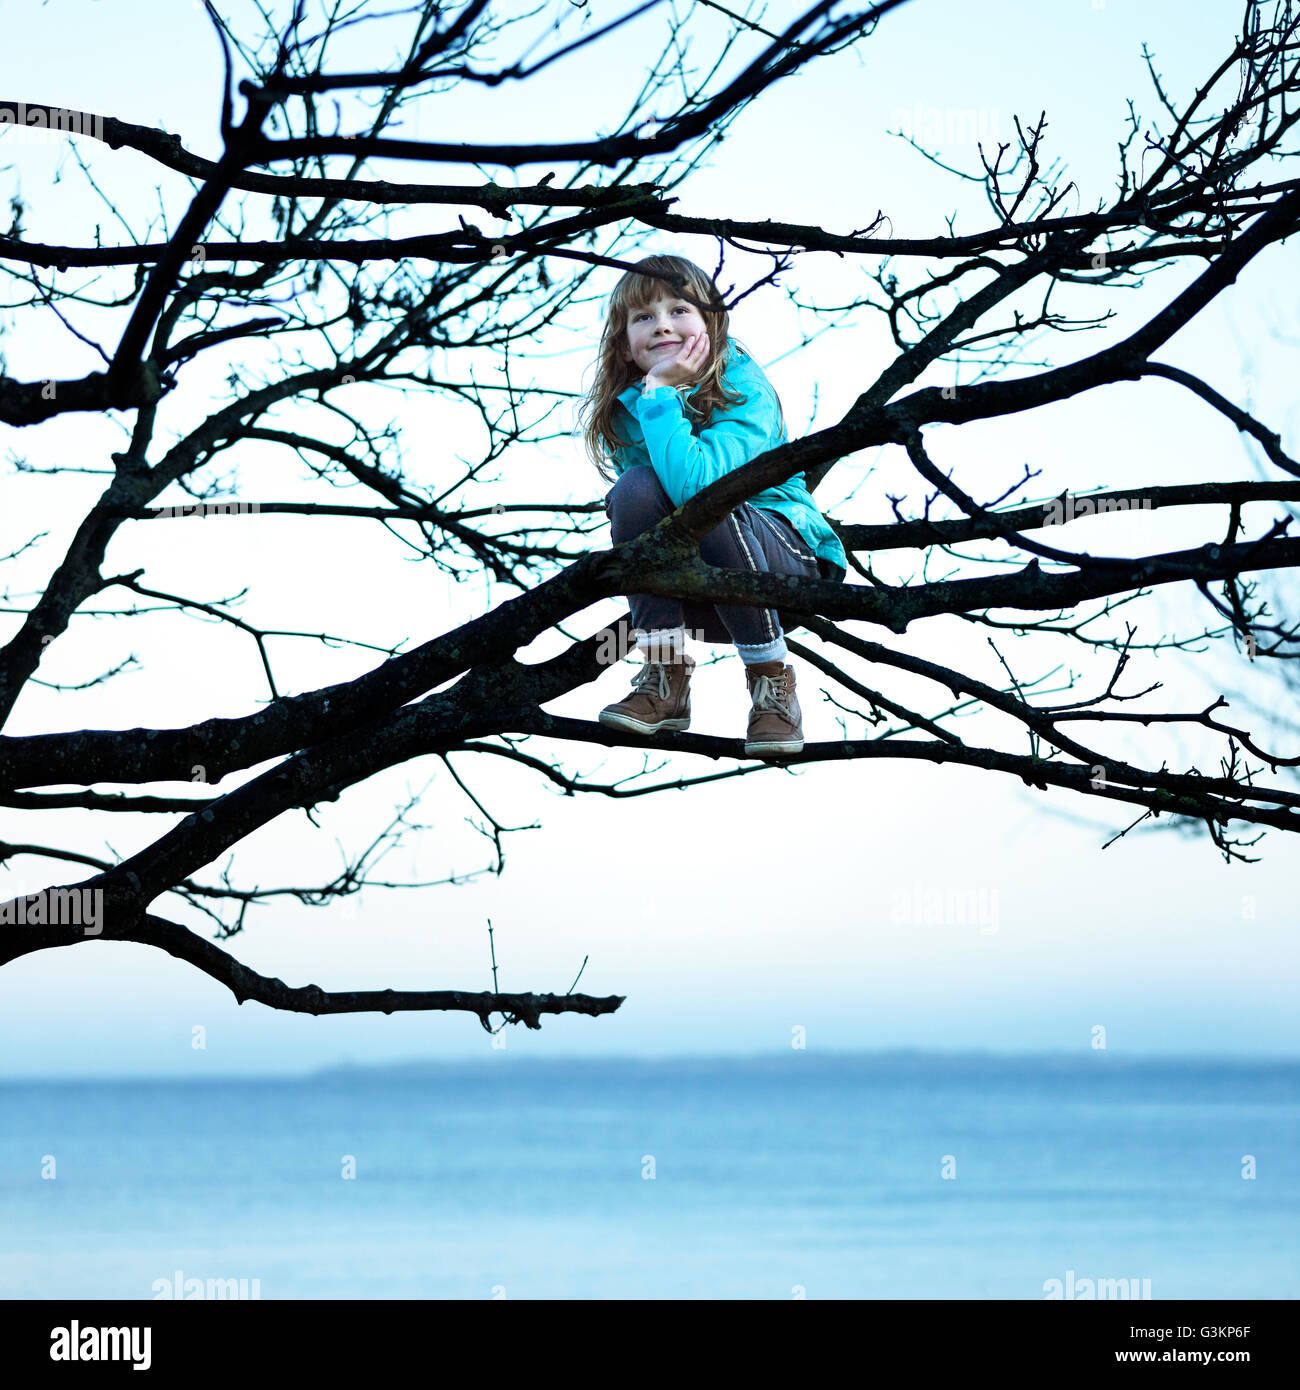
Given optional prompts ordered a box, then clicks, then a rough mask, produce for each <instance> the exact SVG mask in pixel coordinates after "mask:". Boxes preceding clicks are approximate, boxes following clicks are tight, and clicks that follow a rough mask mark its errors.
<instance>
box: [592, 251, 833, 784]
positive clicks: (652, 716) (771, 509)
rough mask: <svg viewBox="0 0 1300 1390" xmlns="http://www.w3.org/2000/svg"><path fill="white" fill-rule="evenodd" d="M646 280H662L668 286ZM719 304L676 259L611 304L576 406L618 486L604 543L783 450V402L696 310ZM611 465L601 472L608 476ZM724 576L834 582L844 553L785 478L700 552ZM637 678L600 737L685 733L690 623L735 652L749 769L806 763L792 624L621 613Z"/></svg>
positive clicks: (634, 274)
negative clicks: (639, 659)
mask: <svg viewBox="0 0 1300 1390" xmlns="http://www.w3.org/2000/svg"><path fill="white" fill-rule="evenodd" d="M643 271H657V272H659V273H660V275H663V274H665V273H666V274H667V275H668V276H670V277H672V278H671V280H664V279H661V278H658V277H657V276H654V275H650V274H643V273H641V272H643ZM683 289H685V290H688V291H689V292H690V294H691V295H692V296H693V297H694V298H695V299H696V300H698V301H700V302H701V303H704V304H706V305H707V304H716V303H719V302H720V299H721V296H720V295H719V294H718V293H717V290H716V289H715V287H714V285H713V281H712V280H711V279H710V277H709V276H708V275H706V274H705V272H704V271H703V270H701V269H700V268H699V266H697V265H695V264H694V263H693V262H691V261H688V260H685V259H684V258H683V257H681V256H649V257H647V258H646V259H644V260H641V261H638V262H637V264H636V265H635V266H634V267H633V268H632V269H631V270H630V271H628V272H627V274H625V275H624V276H623V278H622V279H621V280H620V281H619V282H618V284H617V285H616V286H615V287H614V292H613V294H612V295H611V296H610V301H609V311H608V317H607V319H606V322H605V330H604V333H603V334H602V336H601V343H600V353H599V358H598V360H597V365H596V378H595V381H594V382H593V384H592V388H591V390H590V392H589V393H588V394H587V396H586V398H585V399H584V400H583V402H582V406H581V408H580V417H579V418H580V419H581V420H582V421H583V434H584V439H585V442H586V447H587V453H588V455H589V456H590V458H591V459H592V461H593V462H594V463H595V465H596V467H597V469H598V470H599V471H600V473H601V474H602V476H603V477H605V478H606V479H610V480H616V481H614V486H613V488H612V490H611V491H610V493H609V494H608V496H607V497H606V499H605V510H606V512H607V513H608V514H609V518H610V527H611V531H612V535H613V540H614V542H615V544H617V543H619V542H620V541H625V540H629V539H631V538H632V537H633V536H639V535H640V534H641V533H642V532H643V531H647V530H649V529H650V527H652V526H654V525H655V524H656V523H658V522H659V521H660V520H661V519H662V518H663V517H665V516H668V515H669V513H671V512H672V511H674V510H675V509H676V508H677V507H679V506H681V504H682V503H683V502H685V501H686V500H687V498H689V497H693V496H694V495H695V494H696V493H697V492H702V491H703V490H704V488H706V487H707V486H708V485H709V484H710V483H712V482H714V481H715V480H716V479H718V478H720V477H721V476H722V475H723V474H724V473H728V472H730V471H731V470H732V469H733V468H739V467H741V465H742V464H745V463H748V462H749V461H750V460H751V459H754V458H757V457H758V455H759V454H762V453H766V452H767V450H769V449H772V448H775V447H776V445H778V444H783V443H785V441H786V432H785V417H784V414H783V412H782V410H781V403H780V400H779V399H778V398H777V394H776V392H775V391H774V390H773V388H772V385H771V383H770V382H769V381H768V379H767V377H766V376H764V375H763V371H762V369H761V368H760V367H759V365H758V363H757V362H755V361H754V359H753V358H752V357H751V356H750V355H749V353H748V351H747V350H746V349H745V348H743V347H742V346H741V344H740V343H739V342H737V341H736V340H735V339H733V338H731V337H730V334H729V332H728V321H727V319H728V316H727V311H726V309H718V310H712V309H705V310H703V311H701V310H700V309H699V308H697V307H696V305H695V304H692V303H691V302H690V300H688V299H685V298H683V297H682V296H681V290H683ZM607 461H608V463H609V464H610V465H612V472H611V471H610V469H609V468H608V467H607V466H606V464H607ZM700 557H701V558H702V559H703V560H704V561H705V563H706V564H709V565H714V566H716V567H718V568H720V569H739V570H749V571H754V572H768V573H774V574H793V575H803V576H805V577H808V578H812V579H816V578H822V579H832V578H833V579H836V580H841V581H842V580H843V579H844V576H845V572H846V559H845V555H844V548H843V546H842V545H841V544H840V542H839V538H838V537H837V536H836V535H835V532H834V531H832V530H831V528H830V526H829V525H828V524H827V523H826V520H825V518H824V517H823V516H822V514H821V512H820V511H818V509H817V506H816V504H815V503H814V502H813V500H812V497H811V496H810V495H809V493H808V490H807V488H806V487H805V486H804V477H803V474H802V473H796V474H795V475H794V476H793V477H792V478H790V479H789V480H788V481H787V482H785V483H782V484H781V485H780V486H779V487H774V488H769V489H767V491H765V492H760V493H758V494H757V496H755V497H753V498H752V499H751V500H750V501H748V502H743V503H741V505H740V506H738V507H737V508H736V509H735V510H734V511H733V512H731V513H730V514H729V515H728V516H727V517H726V518H725V519H724V520H723V521H722V522H721V523H720V524H719V525H718V526H717V527H716V528H715V529H714V530H713V531H710V532H709V533H708V534H707V535H706V536H705V537H704V538H703V539H702V540H701V541H700ZM628 602H629V604H630V607H631V609H632V625H633V628H634V630H635V634H636V645H637V648H638V650H639V651H640V652H641V654H642V656H643V658H644V665H643V666H642V668H641V670H640V671H639V672H638V673H637V675H636V678H635V680H634V681H633V683H632V691H631V693H630V694H629V695H628V696H627V698H626V699H623V700H620V701H618V702H617V703H616V704H613V705H610V706H609V707H608V708H606V709H604V710H602V711H601V713H600V722H601V723H602V724H604V725H606V726H607V727H608V728H611V729H623V730H629V731H631V732H632V733H637V734H653V733H657V732H658V731H659V730H660V729H685V728H687V727H688V726H689V724H690V719H691V704H690V689H689V685H690V677H691V672H692V670H693V669H694V667H695V663H694V661H692V659H691V658H690V657H689V656H688V655H686V652H685V650H684V647H685V640H686V626H687V623H688V622H689V623H690V625H691V627H692V628H693V630H695V632H696V635H698V636H699V637H700V638H701V639H702V640H703V641H706V642H726V641H731V642H734V643H735V646H736V650H737V651H738V652H739V653H740V657H741V660H742V661H743V662H744V665H745V676H746V680H747V683H748V686H749V693H750V700H751V709H750V714H749V726H748V731H747V736H746V740H745V754H746V756H748V757H759V758H773V757H778V758H779V757H782V756H785V755H788V754H791V753H798V752H799V751H800V750H801V749H802V748H803V723H802V718H801V715H800V710H799V702H798V700H797V698H796V697H795V681H794V669H793V667H791V666H788V665H787V664H786V660H785V658H786V656H787V654H788V653H787V650H786V645H785V636H784V629H785V628H786V627H789V628H796V627H798V626H799V620H798V618H797V617H786V618H785V619H784V622H783V617H782V615H781V614H780V613H779V612H778V611H777V610H775V609H765V608H754V607H748V606H746V605H744V604H717V605H713V604H695V603H690V602H688V603H682V602H681V601H680V600H678V599H672V598H659V597H656V596H655V595H653V594H633V595H630V596H629V600H628Z"/></svg>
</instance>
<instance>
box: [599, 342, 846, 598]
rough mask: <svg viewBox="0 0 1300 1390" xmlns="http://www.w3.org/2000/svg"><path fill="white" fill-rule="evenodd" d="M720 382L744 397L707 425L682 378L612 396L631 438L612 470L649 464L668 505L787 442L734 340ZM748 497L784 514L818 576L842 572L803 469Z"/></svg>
mask: <svg viewBox="0 0 1300 1390" xmlns="http://www.w3.org/2000/svg"><path fill="white" fill-rule="evenodd" d="M723 382H724V384H725V385H726V387H727V388H728V390H730V391H739V392H742V393H743V394H744V396H745V399H744V400H743V401H742V402H741V403H740V404H739V405H737V406H732V407H731V408H730V409H723V410H715V411H714V412H713V419H712V420H711V421H710V423H709V427H708V428H707V429H700V427H699V420H698V419H692V418H691V417H689V416H688V415H687V413H686V409H685V406H684V404H683V393H689V391H690V389H691V388H690V387H689V386H679V387H675V388H674V387H671V386H660V387H658V388H657V389H656V390H654V391H652V392H650V393H649V394H646V393H644V392H642V390H641V384H640V382H635V383H634V384H633V385H631V386H629V387H628V388H627V390H626V391H624V392H623V393H622V394H621V395H620V396H619V398H618V399H619V401H620V403H621V404H622V406H623V413H622V414H620V415H619V420H618V429H619V433H620V434H621V435H623V436H624V438H626V439H628V440H630V441H631V443H630V444H629V445H627V447H625V448H618V449H615V450H614V451H613V452H614V458H613V463H614V469H615V472H617V473H620V474H621V473H622V472H623V471H624V469H627V468H632V467H635V466H636V465H638V464H648V465H649V466H650V467H651V468H653V469H654V471H655V473H656V475H657V476H658V478H659V482H660V483H661V484H662V486H663V490H664V491H665V492H666V493H667V494H668V496H669V499H670V500H671V501H672V504H673V506H674V507H680V506H681V505H682V503H683V502H685V501H686V500H687V498H689V497H694V496H695V494H696V493H697V492H703V491H704V489H705V488H706V487H708V485H709V484H710V483H713V482H716V481H717V480H718V479H719V478H721V477H722V476H723V474H725V473H730V472H731V470H732V469H733V468H739V467H740V466H741V465H742V464H745V463H748V462H749V461H750V460H751V459H755V458H757V457H758V456H759V454H763V453H766V452H767V451H768V450H769V449H774V448H775V447H776V446H777V445H778V444H784V443H785V442H786V432H785V428H784V426H783V425H782V424H781V417H780V411H779V406H778V404H777V399H776V392H775V391H774V390H773V389H772V384H771V383H770V382H769V381H768V379H767V377H766V376H764V374H763V369H762V368H761V367H760V366H759V365H758V363H757V362H755V361H754V359H753V358H752V357H750V355H749V354H748V353H747V352H745V351H744V350H743V349H741V348H740V347H738V346H737V345H736V344H735V343H732V344H730V346H729V349H728V354H727V365H726V368H725V370H724V374H723ZM749 500H750V503H751V504H752V505H753V506H755V507H762V508H764V509H765V510H766V511H771V512H779V513H780V514H781V515H782V516H783V517H785V518H786V520H787V521H789V522H790V524H791V525H792V526H793V527H794V529H795V530H796V531H798V533H799V534H800V535H801V536H802V537H803V539H804V542H805V543H806V544H807V546H808V548H809V549H810V550H811V551H812V552H813V554H815V555H816V556H817V557H818V558H819V559H820V560H821V561H823V562H824V563H823V564H822V565H821V566H820V568H821V569H822V576H823V578H826V579H838V580H843V579H844V576H845V574H846V573H847V569H848V564H847V560H846V557H845V554H844V547H843V546H842V545H841V544H840V539H839V537H838V536H837V535H836V534H835V532H834V531H832V530H831V528H830V526H829V525H828V524H827V521H826V518H825V517H824V516H822V514H821V512H820V511H819V510H818V508H817V504H816V503H815V502H814V501H813V499H812V494H811V493H810V492H809V491H808V489H807V488H806V487H805V486H804V475H803V474H802V473H796V474H795V475H794V476H793V477H792V478H789V479H788V480H787V481H786V482H784V483H782V484H781V485H780V486H779V487H773V488H768V489H767V490H766V491H765V492H760V493H757V494H755V496H753V497H751V498H750V499H749Z"/></svg>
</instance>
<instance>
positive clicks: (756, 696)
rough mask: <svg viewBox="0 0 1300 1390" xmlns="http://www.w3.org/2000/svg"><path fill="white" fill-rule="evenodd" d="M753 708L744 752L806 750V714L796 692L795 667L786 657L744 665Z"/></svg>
mask: <svg viewBox="0 0 1300 1390" xmlns="http://www.w3.org/2000/svg"><path fill="white" fill-rule="evenodd" d="M745 679H746V681H747V682H748V683H749V695H750V699H751V700H752V702H753V708H752V709H751V710H750V711H749V732H748V734H747V735H746V737H745V756H746V757H749V758H781V757H785V756H787V755H789V754H790V753H800V752H802V751H803V715H802V714H801V713H800V711H799V701H798V698H797V697H796V695H795V693H794V667H793V666H787V665H786V664H785V663H784V662H783V661H760V662H757V663H756V664H755V665H753V666H746V667H745Z"/></svg>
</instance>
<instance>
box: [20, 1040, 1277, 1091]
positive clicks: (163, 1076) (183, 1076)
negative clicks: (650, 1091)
mask: <svg viewBox="0 0 1300 1390" xmlns="http://www.w3.org/2000/svg"><path fill="white" fill-rule="evenodd" d="M1099 1053H1100V1054H1104V1055H1105V1056H1106V1057H1107V1058H1108V1061H1107V1062H1106V1063H1103V1065H1112V1064H1115V1063H1118V1064H1121V1065H1126V1066H1127V1065H1139V1066H1140V1065H1152V1064H1161V1065H1166V1066H1168V1065H1175V1066H1177V1065H1202V1066H1203V1065H1206V1064H1217V1065H1221V1066H1222V1065H1228V1066H1231V1065H1253V1066H1261V1065H1272V1066H1296V1065H1300V1053H1276V1052H1259V1053H1256V1052H1221V1051H1219V1052H1142V1053H1125V1052H1118V1051H1115V1050H1114V1049H1110V1048H1095V1049H1080V1048H1064V1047H1061V1048H1033V1049H1023V1050H1000V1049H994V1048H976V1047H961V1048H939V1047H891V1048H845V1049H835V1048H825V1047H819V1048H815V1049H814V1048H781V1049H777V1050H773V1051H768V1052H670V1053H657V1054H650V1053H609V1054H591V1053H565V1054H558V1055H554V1056H539V1055H538V1054H536V1053H531V1054H530V1053H521V1052H518V1051H516V1052H513V1053H511V1052H508V1051H506V1050H505V1049H500V1050H499V1051H497V1052H496V1053H495V1055H492V1054H489V1055H487V1056H483V1055H464V1056H452V1057H440V1056H437V1055H432V1056H418V1057H410V1058H406V1059H403V1060H388V1061H355V1060H353V1059H352V1058H350V1057H344V1058H341V1059H338V1060H335V1061H333V1062H322V1063H320V1064H318V1065H315V1066H312V1067H311V1068H309V1069H307V1070H302V1071H246V1072H223V1073H213V1074H209V1075H196V1074H193V1073H185V1072H170V1073H167V1072H122V1073H107V1074H104V1073H101V1074H98V1075H96V1074H93V1073H90V1074H86V1073H82V1074H80V1075H77V1074H69V1073H45V1074H27V1075H7V1074H0V1085H26V1084H35V1083H40V1082H45V1083H51V1082H52V1083H58V1084H68V1085H76V1084H78V1083H84V1084H91V1083H94V1084H104V1083H106V1082H107V1083H113V1082H136V1083H142V1082H177V1081H182V1082H197V1083H212V1082H220V1081H227V1082H239V1081H312V1080H319V1079H322V1078H325V1077H330V1076H335V1075H337V1074H339V1073H344V1074H348V1073H357V1074H360V1073H375V1072H390V1073H392V1072H409V1071H412V1070H451V1069H454V1068H461V1069H470V1070H476V1069H477V1070H485V1069H487V1068H489V1067H494V1066H502V1065H510V1066H513V1065H523V1066H531V1067H537V1066H574V1065H578V1066H581V1065H588V1066H616V1065H620V1064H624V1065H626V1064H635V1065H641V1066H671V1065H674V1064H677V1065H680V1064H684V1063H694V1064H697V1065H698V1064H701V1063H742V1064H743V1063H759V1062H768V1063H770V1062H775V1061H777V1060H784V1061H787V1062H789V1063H791V1064H795V1065H802V1064H803V1063H804V1062H807V1061H809V1060H812V1059H816V1060H818V1061H837V1062H845V1061H853V1060H857V1061H865V1060H871V1061H885V1060H889V1059H896V1060H902V1059H921V1058H926V1059H933V1060H948V1061H962V1062H965V1061H975V1060H980V1059H982V1060H985V1061H992V1062H1017V1061H1021V1062H1023V1061H1040V1062H1047V1061H1051V1062H1061V1061H1064V1060H1066V1059H1069V1060H1072V1061H1076V1062H1078V1063H1080V1064H1081V1065H1082V1064H1085V1063H1087V1062H1088V1060H1089V1059H1091V1058H1095V1057H1096V1056H1097V1055H1098V1054H1099ZM502 1059H504V1060H502ZM796 1059H798V1060H797V1061H796Z"/></svg>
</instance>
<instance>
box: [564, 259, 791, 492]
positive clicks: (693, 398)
mask: <svg viewBox="0 0 1300 1390" xmlns="http://www.w3.org/2000/svg"><path fill="white" fill-rule="evenodd" d="M652 272H654V273H652ZM665 290H667V291H668V292H669V293H672V292H676V293H677V294H679V295H681V296H682V297H683V298H685V299H687V301H688V302H695V307H696V309H697V310H698V311H699V314H700V317H701V318H702V319H703V320H704V327H705V331H706V332H707V333H708V335H709V360H708V363H707V364H706V366H705V367H704V369H703V371H701V373H700V377H699V380H698V382H696V383H695V385H693V386H692V388H691V391H690V395H689V396H688V398H687V399H686V401H685V402H684V405H685V407H686V409H687V410H688V411H689V412H690V413H691V414H692V415H694V416H696V417H697V419H698V421H699V428H700V429H704V428H705V427H706V426H707V425H708V424H709V422H710V421H711V420H712V419H713V412H714V411H715V410H719V409H722V408H725V407H730V406H735V405H740V404H741V402H742V401H744V400H746V399H747V397H746V396H745V395H744V393H743V392H737V391H736V390H735V389H734V388H729V387H727V386H725V385H724V384H723V375H724V371H725V368H726V363H727V352H728V347H729V345H731V344H734V345H735V346H736V347H737V348H739V349H740V351H741V352H743V353H744V354H745V355H746V356H747V357H748V356H751V355H752V354H750V352H749V350H748V348H746V347H745V346H744V345H743V344H742V343H741V342H740V340H739V339H737V338H732V337H731V336H730V332H729V329H728V314H727V309H726V306H725V305H724V303H723V300H722V296H721V295H720V294H719V293H718V290H717V287H716V286H715V285H714V283H713V280H712V279H711V278H710V277H709V276H708V275H707V274H706V273H705V272H704V271H703V270H701V269H700V267H699V266H697V265H696V264H695V262H694V261H688V260H687V259H686V258H685V257H684V256H646V257H645V258H644V259H643V260H640V261H638V262H637V263H636V264H635V265H634V266H633V267H632V269H631V270H629V271H627V272H625V273H624V275H623V277H622V279H620V280H619V282H618V284H616V285H615V286H614V289H613V292H612V293H611V294H610V297H609V307H608V312H607V315H606V318H605V328H604V331H603V332H602V334H601V336H600V348H599V351H598V352H597V356H596V376H595V380H594V381H593V382H592V385H591V389H590V390H589V391H588V392H587V394H586V395H585V396H584V397H583V399H582V402H581V403H580V405H579V407H578V420H579V423H580V425H581V428H582V436H583V442H584V444H585V446H586V451H587V457H588V458H589V459H590V460H591V461H592V463H594V464H595V465H596V469H597V471H598V472H599V473H600V475H601V476H602V477H603V478H605V479H607V480H608V479H612V478H613V477H614V476H615V475H614V471H613V469H612V467H611V459H612V455H613V451H614V450H615V449H616V448H625V447H626V446H627V445H628V444H630V443H631V440H628V439H624V438H623V437H622V436H621V435H620V434H619V433H618V428H617V426H616V424H615V406H616V405H617V404H618V398H619V396H620V395H621V394H622V393H623V392H624V391H626V390H627V388H628V387H629V386H631V385H632V383H633V382H635V381H639V380H640V379H641V372H640V369H639V368H638V367H637V366H636V364H635V363H633V362H629V361H627V360H626V358H625V356H624V353H625V351H626V349H627V323H628V319H629V317H630V316H631V314H632V312H633V310H635V309H644V308H646V307H647V306H648V305H649V304H650V303H651V302H652V301H653V300H654V299H655V298H656V297H657V296H658V295H659V294H661V293H663V292H664V291H665ZM775 394H776V392H775V390H773V395H775ZM776 408H777V414H778V416H779V418H780V421H781V428H782V429H783V430H784V428H785V414H784V412H783V411H782V410H781V400H780V397H779V396H778V397H777V402H776Z"/></svg>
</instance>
